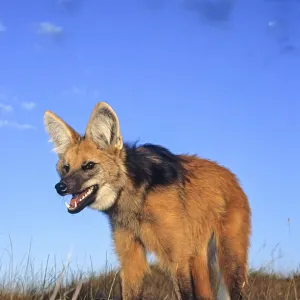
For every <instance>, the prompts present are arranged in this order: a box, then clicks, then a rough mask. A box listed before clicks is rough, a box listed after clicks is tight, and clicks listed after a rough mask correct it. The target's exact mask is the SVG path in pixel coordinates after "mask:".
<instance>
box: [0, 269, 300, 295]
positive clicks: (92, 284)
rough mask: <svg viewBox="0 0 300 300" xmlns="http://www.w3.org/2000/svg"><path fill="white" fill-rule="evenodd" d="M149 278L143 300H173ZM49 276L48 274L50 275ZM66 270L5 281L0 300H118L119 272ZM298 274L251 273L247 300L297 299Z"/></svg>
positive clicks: (163, 282)
mask: <svg viewBox="0 0 300 300" xmlns="http://www.w3.org/2000/svg"><path fill="white" fill-rule="evenodd" d="M151 268H152V274H151V275H148V276H147V277H146V278H145V282H144V295H143V296H144V299H145V300H146V299H147V300H150V299H151V300H154V299H157V300H160V299H161V300H166V299H168V300H173V299H174V300H175V297H174V294H173V288H172V284H171V282H170V280H169V278H168V277H167V276H166V274H164V273H163V272H162V271H161V270H160V269H159V268H158V267H157V266H156V265H154V264H153V265H152V267H151ZM50 273H51V272H50ZM62 274H64V275H65V276H67V272H66V269H64V272H60V274H58V276H57V277H56V278H53V276H52V275H50V276H49V274H45V275H44V276H43V278H42V279H40V280H39V281H36V282H31V283H30V284H26V285H25V283H24V282H23V281H21V279H19V281H18V278H17V276H16V277H15V278H14V282H13V287H12V284H11V282H9V281H6V283H5V284H4V283H3V284H2V286H1V287H0V299H1V300H29V299H30V300H31V299H34V300H46V299H49V300H54V299H55V300H56V299H65V300H67V299H70V300H71V299H72V300H76V299H82V300H83V299H84V300H108V299H114V300H117V299H120V294H119V272H118V270H113V269H111V270H109V269H108V268H106V269H105V270H104V271H102V272H100V273H99V274H89V275H86V276H85V277H83V274H82V273H80V272H79V273H77V274H74V273H71V274H69V276H68V277H69V279H68V280H64V278H63V276H62ZM298 295H299V296H300V274H299V273H298V274H291V275H289V276H283V275H279V274H275V273H271V272H265V271H263V270H260V271H252V272H250V278H249V285H248V286H247V296H246V299H249V300H250V299H253V300H256V299H272V300H273V299H283V300H295V299H300V298H299V296H298Z"/></svg>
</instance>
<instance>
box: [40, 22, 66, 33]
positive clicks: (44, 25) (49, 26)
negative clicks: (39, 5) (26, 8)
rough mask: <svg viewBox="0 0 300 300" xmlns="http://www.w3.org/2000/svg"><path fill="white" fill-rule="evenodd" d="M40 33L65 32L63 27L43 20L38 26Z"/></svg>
mask: <svg viewBox="0 0 300 300" xmlns="http://www.w3.org/2000/svg"><path fill="white" fill-rule="evenodd" d="M38 33H40V34H45V35H50V36H59V35H61V34H62V33H63V29H62V27H60V26H57V25H55V24H53V23H50V22H41V23H40V24H39V26H38Z"/></svg>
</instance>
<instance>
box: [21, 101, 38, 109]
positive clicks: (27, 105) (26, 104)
mask: <svg viewBox="0 0 300 300" xmlns="http://www.w3.org/2000/svg"><path fill="white" fill-rule="evenodd" d="M21 106H22V108H23V109H25V110H33V109H34V108H35V107H36V103H34V102H23V103H22V104H21Z"/></svg>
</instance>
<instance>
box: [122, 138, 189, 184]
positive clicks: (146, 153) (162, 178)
mask: <svg viewBox="0 0 300 300" xmlns="http://www.w3.org/2000/svg"><path fill="white" fill-rule="evenodd" d="M124 146H125V149H126V161H125V165H126V168H127V172H128V175H129V176H130V178H131V180H132V181H133V183H134V185H135V186H136V187H139V186H141V185H142V184H146V186H147V188H148V189H151V188H154V187H156V186H167V185H170V184H172V183H183V184H184V182H185V180H186V170H185V168H184V165H183V163H184V160H183V157H181V156H179V155H176V154H173V153H172V152H170V151H169V150H168V149H167V148H165V147H162V146H160V145H154V144H148V143H147V144H144V145H140V146H137V144H136V143H133V144H129V143H126V144H124Z"/></svg>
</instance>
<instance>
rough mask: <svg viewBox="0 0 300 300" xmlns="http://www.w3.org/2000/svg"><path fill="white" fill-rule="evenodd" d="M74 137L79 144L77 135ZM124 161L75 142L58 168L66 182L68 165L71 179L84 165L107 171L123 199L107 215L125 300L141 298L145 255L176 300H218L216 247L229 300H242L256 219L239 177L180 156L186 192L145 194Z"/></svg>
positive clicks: (122, 153) (164, 188)
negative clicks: (168, 281)
mask: <svg viewBox="0 0 300 300" xmlns="http://www.w3.org/2000/svg"><path fill="white" fill-rule="evenodd" d="M60 122H61V121H60ZM72 136H76V133H75V132H73V130H72ZM139 151H146V150H145V149H143V148H141V149H140V150H139ZM126 155H127V154H126V149H125V148H124V147H123V148H122V147H121V148H120V147H118V148H115V147H113V145H112V146H109V147H107V148H105V149H99V147H97V146H96V144H95V141H93V140H92V139H91V138H90V137H89V136H87V137H86V138H85V139H83V140H81V141H79V140H77V139H75V140H74V141H73V142H72V143H71V145H70V146H69V147H68V149H67V150H66V151H65V153H64V154H63V155H62V156H61V159H60V161H59V163H58V166H57V168H58V171H59V173H60V174H62V173H63V171H62V169H61V167H62V164H63V163H66V162H67V163H68V164H69V165H70V168H71V171H72V170H77V169H78V168H80V165H81V164H82V163H83V162H84V161H87V160H94V161H96V162H99V163H100V165H101V166H102V167H103V170H102V173H101V180H102V179H103V182H108V183H109V184H110V187H111V188H112V190H118V191H120V193H119V196H118V198H117V199H116V202H115V204H114V205H115V206H116V207H117V211H114V212H112V210H109V209H108V210H107V211H106V213H107V214H108V215H109V217H110V222H111V225H112V230H113V239H114V244H115V250H116V253H117V255H118V258H119V261H120V265H121V279H122V297H123V300H134V299H140V297H141V295H142V285H143V278H144V275H145V273H146V272H149V267H148V264H147V260H146V252H147V251H149V252H153V253H154V254H155V255H156V257H157V258H158V260H159V262H160V264H161V266H162V267H163V268H165V269H167V270H168V271H169V272H170V276H171V277H172V278H173V280H174V286H175V289H176V294H177V296H178V298H179V299H180V298H182V300H192V299H195V297H196V299H198V300H200V299H214V297H216V286H215V284H214V283H215V278H214V275H213V274H212V273H211V266H210V259H211V255H212V252H213V249H214V247H213V246H211V243H212V241H214V243H215V248H216V252H217V261H218V264H219V268H220V271H221V273H222V276H223V280H224V283H225V285H226V286H227V288H228V291H229V294H230V295H231V299H232V300H236V299H242V298H243V295H242V294H241V293H242V287H243V285H244V284H245V283H246V282H247V260H248V248H249V236H250V233H251V211H250V207H249V203H248V199H247V197H246V195H245V193H244V191H243V190H242V188H241V186H240V185H239V183H238V180H237V178H236V177H235V175H234V174H233V173H231V172H230V171H229V170H228V169H227V168H225V167H222V166H220V165H218V164H217V163H215V162H212V161H209V160H205V159H201V158H198V157H196V156H188V155H182V156H181V157H182V158H183V160H182V161H183V163H182V164H183V166H184V168H185V170H186V175H185V176H186V179H187V181H186V182H185V184H183V183H182V182H179V181H177V182H176V181H175V182H174V183H172V184H167V185H161V186H156V187H155V188H153V189H151V190H149V191H147V192H146V190H145V186H140V187H138V188H137V187H136V186H135V185H134V182H133V181H132V179H131V177H130V176H129V175H128V174H127V172H126V168H125V161H126ZM158 160H159V159H158V158H153V161H154V162H155V163H160V162H159V161H158ZM71 171H70V172H71ZM99 176H100V175H99ZM192 286H193V287H194V288H193V289H192ZM192 292H193V293H194V295H193V294H192Z"/></svg>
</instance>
